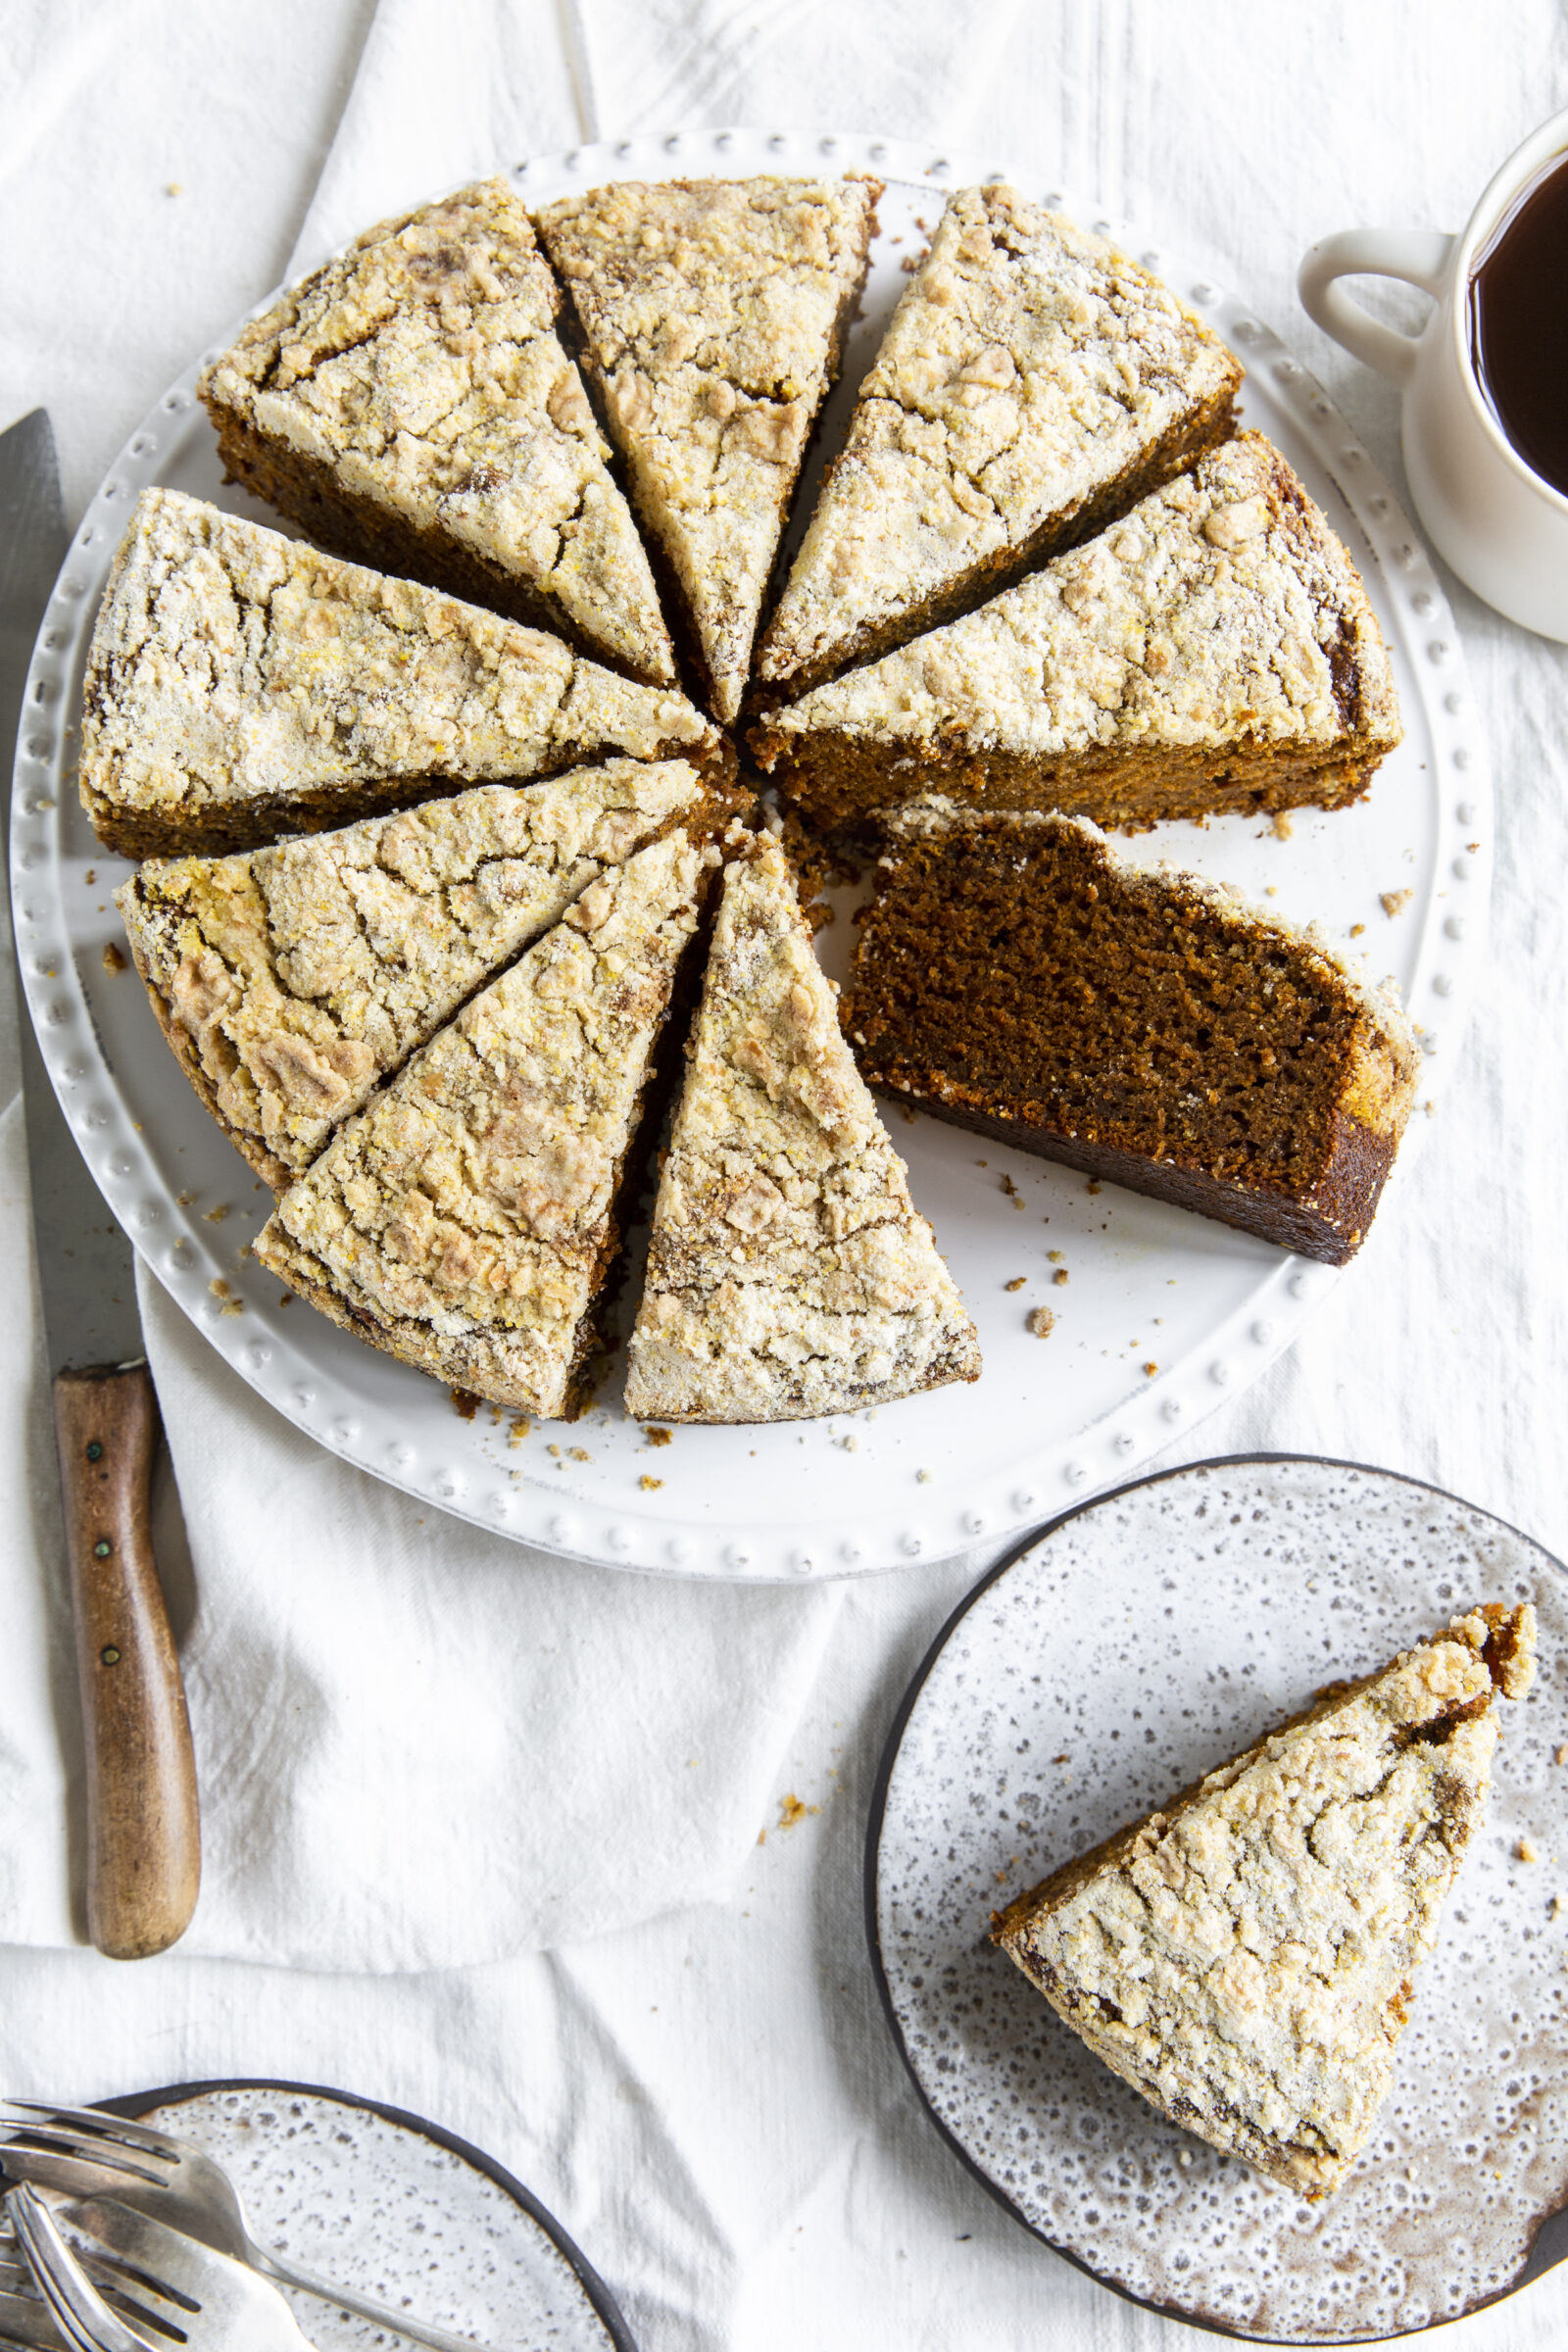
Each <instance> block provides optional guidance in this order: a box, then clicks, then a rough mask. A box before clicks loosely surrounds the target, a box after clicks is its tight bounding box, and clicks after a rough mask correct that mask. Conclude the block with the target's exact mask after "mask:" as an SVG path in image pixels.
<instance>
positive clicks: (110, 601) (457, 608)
mask: <svg viewBox="0 0 1568 2352" xmlns="http://www.w3.org/2000/svg"><path fill="white" fill-rule="evenodd" d="M616 752H623V753H625V754H627V755H628V756H629V757H631V758H633V759H639V760H655V759H664V758H668V757H670V756H671V755H675V754H679V755H681V756H683V757H685V758H687V759H689V760H697V761H700V762H702V763H704V764H706V765H709V766H711V767H712V768H714V769H715V770H720V769H723V768H725V767H726V766H727V765H728V764H729V753H728V750H727V747H726V746H724V744H723V743H722V741H721V739H720V738H719V736H718V734H717V731H716V729H715V728H713V727H712V726H711V723H710V722H709V721H708V720H707V719H705V718H704V716H703V714H702V712H701V711H698V710H697V709H696V708H695V706H694V705H693V704H691V703H689V702H688V701H687V700H686V698H685V696H684V695H682V694H680V693H677V692H676V690H675V689H674V688H673V687H671V686H658V687H653V686H639V685H634V684H632V682H631V681H630V680H629V679H626V678H622V677H619V676H617V675H616V674H615V673H614V672H613V671H612V670H609V669H605V668H603V667H602V666H601V665H600V663H598V662H589V661H586V660H585V659H584V658H583V657H582V656H581V655H579V654H574V653H573V652H572V651H571V649H570V647H569V646H566V645H564V643H563V642H562V640H561V639H560V638H559V637H553V636H549V635H547V634H545V633H544V632H543V631H542V630H538V629H526V628H522V627H520V626H519V625H518V624H517V623H516V622H515V621H510V620H503V619H501V618H500V617H499V615H498V614H496V613H486V612H482V611H481V610H480V609H479V608H478V607H477V606H476V605H465V604H459V603H458V602H457V601H456V600H455V599H454V598H452V597H450V596H443V595H441V594H440V593H439V592H438V591H436V590H434V589H430V588H420V587H417V586H416V585H415V584H414V582H413V581H411V580H398V579H390V578H388V577H387V575H386V574H385V573H384V572H379V571H368V570H367V569H365V568H364V566H363V565H361V564H345V563H342V562H341V561H340V560H339V559H338V558H337V557H335V556H323V555H322V554H320V553H319V550H318V549H316V548H314V547H309V546H307V545H306V544H305V543H304V541H302V540H298V539H286V538H284V537H283V535H282V534H281V532H278V531H271V530H268V529H267V527H266V526H265V525H264V524H261V523H255V522H248V521H246V520H244V519H243V518H242V517H241V516H239V515H226V514H224V513H223V512H222V511H221V509H220V508H218V507H212V506H208V505H206V504H205V503H204V502H203V501H202V500H201V499H196V498H186V497H184V496H182V495H181V494H180V493H179V492H178V491H173V490H149V491H146V492H145V493H144V494H143V496H142V497H141V498H140V499H139V500H138V502H137V505H136V510H135V513H134V514H133V515H132V516H131V519H130V524H129V527H128V528H127V530H126V532H125V536H124V538H123V541H122V542H121V545H120V549H119V552H118V553H117V555H116V557H115V562H114V566H113V569H112V570H111V572H110V575H109V584H108V586H107V588H106V589H105V592H104V601H103V605H102V607H101V609H100V611H99V614H98V621H97V626H96V627H95V629H94V631H93V639H92V646H91V649H90V652H89V654H88V658H87V675H86V684H85V692H84V711H83V717H82V743H81V797H82V804H83V806H84V807H85V809H86V810H87V813H88V815H89V816H90V817H91V819H92V822H93V825H94V827H95V828H96V830H97V833H98V837H99V839H100V840H101V841H103V842H104V843H105V844H106V845H107V846H108V847H109V848H110V849H114V850H120V851H122V852H123V854H124V855H125V856H127V857H131V858H142V857H159V856H178V855H179V854H180V853H181V852H184V851H221V850H236V849H248V848H250V847H251V846H252V844H254V843H256V842H260V841H269V840H271V839H273V838H275V836H276V835H277V834H278V833H280V832H288V833H300V832H312V831H315V830H317V829H319V827H321V826H323V825H333V824H343V823H344V822H346V821H347V820H348V819H350V818H352V817H359V816H368V815H370V814H372V813H374V812H375V811H377V810H380V809H392V808H400V807H403V806H405V805H407V804H408V803H409V802H411V801H417V800H422V799H425V798H427V797H428V796H429V795H430V794H431V793H432V792H434V791H437V790H439V789H440V786H441V784H442V783H443V781H445V782H446V783H447V784H448V788H449V789H450V787H451V785H453V784H464V783H474V784H478V783H488V782H492V781H501V780H511V781H515V782H520V781H523V780H525V779H527V778H529V777H532V776H541V775H553V774H557V773H559V772H560V771H561V770H562V769H563V768H568V767H574V766H576V765H577V764H579V762H581V761H584V760H591V759H596V758H603V757H604V756H606V755H607V754H612V753H616Z"/></svg>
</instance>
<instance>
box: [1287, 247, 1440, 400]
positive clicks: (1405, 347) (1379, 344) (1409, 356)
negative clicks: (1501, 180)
mask: <svg viewBox="0 0 1568 2352" xmlns="http://www.w3.org/2000/svg"><path fill="white" fill-rule="evenodd" d="M1454 243H1455V240H1454V239H1453V238H1452V237H1446V236H1445V235H1444V234H1443V232H1442V230H1441V229H1432V228H1347V229H1342V230H1341V232H1340V234H1339V235H1338V236H1337V237H1324V238H1322V239H1321V240H1320V242H1319V243H1318V244H1316V245H1314V246H1313V247H1312V249H1311V251H1310V252H1309V253H1308V255H1307V256H1306V259H1305V260H1304V261H1303V262H1302V264H1301V268H1300V271H1299V275H1298V277H1297V281H1296V284H1297V291H1298V292H1299V295H1300V297H1301V307H1302V309H1303V310H1304V311H1305V312H1306V315H1307V317H1308V318H1309V319H1312V320H1313V321H1314V322H1315V323H1316V324H1317V325H1318V326H1320V327H1321V328H1322V329H1323V332H1324V333H1325V334H1326V335H1332V336H1333V337H1334V340H1335V342H1336V343H1343V344H1344V346H1345V348H1346V350H1347V351H1348V352H1349V353H1350V354H1351V355H1352V356H1353V357H1354V358H1355V359H1358V360H1364V361H1365V363H1366V365H1367V366H1368V367H1369V368H1376V369H1377V370H1378V372H1379V374H1380V375H1386V376H1388V377H1389V378H1390V379H1391V380H1392V381H1393V382H1394V383H1397V384H1405V383H1408V382H1409V380H1410V376H1411V374H1412V372H1413V371H1414V368H1415V357H1416V351H1417V348H1418V338H1417V337H1416V336H1414V335H1406V334H1402V333H1401V332H1400V330H1399V328H1398V327H1397V326H1386V325H1385V324H1384V323H1383V320H1382V319H1374V318H1373V317H1372V316H1371V314H1370V312H1367V311H1364V310H1362V308H1361V305H1360V304H1359V303H1358V302H1353V301H1352V300H1351V299H1350V296H1349V295H1348V294H1347V293H1346V291H1345V289H1344V288H1343V287H1342V286H1340V285H1339V284H1337V283H1336V280H1337V279H1339V278H1342V277H1398V278H1402V279H1403V280H1404V283H1405V284H1406V285H1407V286H1419V287H1420V288H1421V291H1422V292H1423V293H1424V294H1431V295H1432V296H1434V298H1437V297H1440V296H1441V295H1442V293H1443V289H1444V281H1445V279H1446V275H1447V270H1448V257H1449V255H1450V254H1451V253H1452V251H1453V248H1454Z"/></svg>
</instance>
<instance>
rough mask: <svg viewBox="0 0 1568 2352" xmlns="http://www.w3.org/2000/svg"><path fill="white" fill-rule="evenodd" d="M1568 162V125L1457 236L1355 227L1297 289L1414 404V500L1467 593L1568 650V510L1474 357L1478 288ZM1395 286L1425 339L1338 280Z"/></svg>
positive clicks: (1316, 251)
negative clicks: (1474, 286) (1498, 406)
mask: <svg viewBox="0 0 1568 2352" xmlns="http://www.w3.org/2000/svg"><path fill="white" fill-rule="evenodd" d="M1565 154H1568V113H1564V114H1560V115H1554V116H1553V117H1552V119H1551V121H1550V122H1549V123H1543V124H1542V126H1541V128H1540V129H1539V130H1538V131H1536V132H1535V133H1534V135H1533V136H1532V137H1530V138H1528V139H1526V141H1525V143H1524V145H1523V146H1522V147H1521V148H1519V149H1518V150H1517V152H1516V153H1515V154H1513V155H1511V156H1510V157H1509V158H1508V161H1507V162H1506V163H1505V164H1504V165H1503V167H1502V170H1501V171H1500V172H1498V173H1497V175H1496V177H1495V179H1494V180H1493V182H1492V184H1491V186H1490V187H1489V188H1488V189H1487V192H1486V194H1485V195H1484V196H1483V197H1482V199H1481V202H1480V203H1479V204H1478V205H1477V206H1476V209H1475V211H1474V212H1473V213H1472V215H1471V216H1470V223H1469V226H1468V227H1467V228H1466V229H1464V230H1463V231H1462V233H1461V234H1460V235H1458V236H1456V237H1446V236H1443V235H1440V234H1439V233H1438V232H1437V231H1435V230H1428V229H1397V228H1351V229H1347V230H1345V231H1344V233H1343V234H1342V235H1340V236H1337V237H1325V238H1324V239H1323V241H1322V243H1321V244H1318V245H1314V246H1313V247H1312V250H1311V252H1310V253H1309V254H1308V255H1307V257H1306V259H1305V261H1304V262H1303V263H1302V264H1301V270H1300V275H1299V280H1298V283H1299V289H1300V296H1301V301H1302V303H1303V305H1304V306H1305V309H1306V311H1307V314H1308V316H1309V317H1310V318H1312V319H1315V320H1316V321H1317V324H1318V325H1319V326H1321V327H1322V328H1323V330H1324V332H1325V333H1326V334H1330V335H1332V336H1333V337H1334V339H1335V341H1336V342H1337V343H1343V344H1344V346H1345V348H1346V350H1347V351H1348V352H1352V353H1353V354H1354V356H1355V357H1356V358H1357V359H1358V360H1364V361H1365V362H1366V363H1367V365H1368V367H1370V368H1378V369H1379V370H1380V371H1381V372H1382V373H1383V374H1384V375H1386V376H1389V377H1390V378H1392V380H1393V381H1394V382H1395V383H1397V384H1398V385H1399V386H1400V387H1401V389H1402V391H1403V394H1404V400H1403V406H1402V410H1401V415H1400V423H1401V429H1402V435H1403V442H1404V466H1405V472H1406V474H1407V476H1408V478H1409V483H1410V495H1411V497H1412V498H1413V499H1414V501H1415V507H1416V512H1417V514H1418V515H1420V517H1421V520H1422V522H1423V524H1424V525H1425V527H1426V530H1427V533H1428V535H1429V537H1430V538H1431V539H1432V541H1433V543H1434V545H1435V546H1436V547H1437V548H1438V549H1439V551H1440V553H1441V554H1442V555H1444V556H1445V557H1446V560H1447V561H1448V563H1449V564H1452V566H1453V568H1454V570H1455V571H1456V572H1457V573H1458V574H1459V577H1460V578H1461V579H1462V580H1465V581H1467V582H1468V584H1469V585H1470V586H1471V587H1472V588H1473V589H1474V590H1475V592H1476V594H1477V595H1478V596H1482V597H1485V599H1486V601H1487V603H1488V604H1489V605H1494V606H1495V608H1496V610H1497V611H1498V612H1499V613H1506V614H1507V616H1508V618H1509V619H1510V620H1518V621H1522V622H1523V623H1524V625H1525V627H1526V628H1527V629H1536V630H1539V632H1540V633H1541V635H1542V636H1543V637H1557V638H1562V639H1565V640H1568V498H1565V497H1564V496H1563V493H1562V492H1561V491H1560V490H1556V489H1553V487H1552V485H1551V483H1550V482H1547V481H1544V480H1543V479H1542V477H1541V475H1540V474H1539V473H1536V472H1533V471H1532V469H1531V468H1530V466H1527V465H1526V464H1525V461H1524V459H1523V458H1521V457H1520V456H1519V454H1518V452H1517V451H1516V450H1515V449H1514V448H1513V447H1512V446H1511V445H1510V443H1509V442H1508V440H1507V438H1506V436H1505V435H1504V433H1503V430H1502V427H1501V425H1500V424H1499V423H1498V422H1497V418H1496V417H1495V414H1494V412H1493V409H1492V407H1491V404H1490V403H1489V402H1488V400H1487V398H1486V396H1485V394H1484V393H1483V392H1482V390H1481V387H1480V385H1479V384H1478V383H1477V381H1476V373H1475V367H1474V363H1473V360H1472V357H1471V347H1470V280H1471V278H1472V276H1473V274H1474V272H1475V268H1476V263H1477V261H1478V259H1479V258H1480V257H1481V255H1482V253H1483V252H1484V250H1485V247H1486V245H1487V241H1488V239H1489V238H1490V237H1491V235H1492V232H1493V230H1494V229H1495V227H1496V225H1497V223H1498V222H1499V221H1501V220H1502V218H1503V216H1504V215H1505V214H1506V213H1507V211H1508V209H1509V207H1510V206H1511V205H1512V204H1513V203H1514V201H1515V199H1516V198H1517V197H1518V196H1519V195H1520V193H1521V192H1522V191H1523V190H1524V189H1525V188H1527V187H1528V186H1529V184H1530V182H1531V181H1532V180H1534V179H1535V178H1537V177H1538V176H1539V175H1540V173H1541V172H1543V171H1544V168H1545V167H1546V166H1547V165H1549V164H1551V163H1552V162H1553V161H1554V160H1555V159H1558V158H1561V157H1562V156H1564V155H1565ZM1349 276H1371V277H1398V278H1402V279H1404V281H1405V282H1406V284H1408V285H1412V286H1420V287H1421V288H1422V289H1423V290H1424V291H1425V292H1426V293H1428V294H1430V295H1432V297H1433V298H1434V302H1435V305H1436V307H1435V309H1434V310H1433V312H1432V314H1431V316H1430V318H1429V319H1427V321H1426V324H1425V325H1424V326H1423V328H1422V329H1421V332H1420V333H1419V334H1418V335H1406V334H1402V333H1401V332H1400V331H1399V329H1398V328H1397V327H1393V326H1386V325H1384V324H1383V322H1382V321H1381V320H1380V319H1373V318H1372V317H1371V316H1370V315H1369V314H1368V313H1367V312H1366V311H1364V310H1363V309H1362V308H1361V306H1360V304H1359V303H1356V302H1353V301H1352V300H1351V299H1350V296H1349V295H1348V293H1347V292H1346V290H1345V288H1344V287H1343V286H1341V285H1340V284H1339V283H1338V282H1337V281H1338V280H1339V279H1340V278H1342V277H1349Z"/></svg>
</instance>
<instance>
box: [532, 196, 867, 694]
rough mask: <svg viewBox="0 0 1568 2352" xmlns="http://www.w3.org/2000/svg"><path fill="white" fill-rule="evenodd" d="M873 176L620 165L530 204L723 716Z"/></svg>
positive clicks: (844, 316)
mask: <svg viewBox="0 0 1568 2352" xmlns="http://www.w3.org/2000/svg"><path fill="white" fill-rule="evenodd" d="M879 194H880V190H879V188H878V187H877V185H876V183H875V182H874V181H869V180H861V179H819V180H810V179H745V180H722V179H707V180H669V181H662V182H660V183H659V184H658V185H654V186H650V185H649V184H647V183H646V182H644V181H641V180H621V181H618V182H616V183H615V184H614V185H613V186H611V187H606V188H595V189H594V190H593V191H592V192H591V193H590V194H588V195H586V196H572V197H566V198H564V199H563V200H562V202H561V203H559V204H553V205H551V206H549V207H548V208H547V209H546V210H545V211H544V212H542V213H541V214H540V215H539V216H538V221H537V225H538V229H539V234H540V237H541V238H542V240H543V242H544V246H545V250H546V251H547V252H548V254H549V256H550V258H551V260H552V261H553V262H554V263H555V265H556V268H557V269H558V270H560V272H561V274H562V276H563V277H564V279H565V281H566V284H567V286H568V288H569V290H570V294H571V299H572V302H573V304H574V306H575V308H576V312H577V317H578V320H579V322H580V326H581V334H582V343H583V350H584V359H583V364H584V367H585V368H587V370H588V373H589V375H590V376H591V377H592V379H593V380H594V381H595V383H596V384H597V386H598V388H599V391H600V394H601V397H602V402H603V407H604V412H605V415H606V417H607V418H608V421H609V426H610V432H611V435H612V438H613V440H614V441H615V442H616V444H617V445H618V447H619V449H620V452H621V455H622V457H623V458H624V460H625V463H626V472H627V477H628V479H629V481H630V484H631V495H632V503H633V505H634V507H635V508H636V511H637V515H638V519H639V521H640V522H641V523H642V526H643V529H644V530H645V532H646V533H647V534H648V536H649V538H650V540H651V541H652V543H653V546H654V548H655V551H656V559H657V557H658V556H659V555H661V554H662V560H663V564H664V566H665V567H666V569H667V575H668V577H669V579H670V580H671V581H672V583H673V587H674V591H675V595H674V599H673V600H672V609H673V610H674V611H676V612H677V613H681V614H682V615H683V617H684V619H685V622H686V633H687V638H688V641H689V644H690V647H691V650H692V652H693V654H694V655H695V657H696V660H697V662H698V665H699V667H700V670H701V673H702V676H703V679H704V682H705V688H706V698H705V699H706V700H707V701H708V703H709V706H710V708H711V710H713V711H715V712H716V713H717V715H718V716H719V717H720V718H721V719H724V720H726V721H727V720H730V719H733V718H735V717H737V716H738V715H739V712H740V707H741V697H742V694H743V693H744V691H745V687H746V681H747V677H748V675H749V673H750V669H751V662H752V645H753V640H754V638H755V637H756V634H757V625H758V620H759V616H760V613H761V608H762V600H763V598H764V596H765V595H766V592H767V587H768V582H769V580H770V578H771V576H772V570H773V564H774V559H775V556H776V554H777V551H778V543H779V538H780V535H781V534H782V531H783V528H784V522H785V517H786V515H787V514H788V510H789V502H790V498H791V495H792V493H793V492H794V489H795V484H796V480H797V478H798V476H799V474H800V469H801V459H802V456H803V455H804V452H805V449H806V445H807V441H808V439H809V434H810V431H811V427H812V425H813V424H814V422H815V420H816V415H817V411H818V410H819V409H820V407H821V405H822V401H823V399H824V397H825V396H826V393H827V390H828V387H829V386H830V385H831V383H832V382H833V379H834V377H835V376H836V375H837V373H838V367H839V358H840V354H841V352H842V349H843V343H844V336H845V333H846V331H847V328H848V324H849V320H850V319H851V317H852V316H853V314H854V310H855V304H856V301H857V298H858V294H859V291H860V288H861V286H862V285H863V284H864V282H865V270H866V258H867V249H868V242H869V238H870V235H871V232H872V231H873V229H874V228H875V226H876V213H875V205H876V199H877V196H878V195H879Z"/></svg>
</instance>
